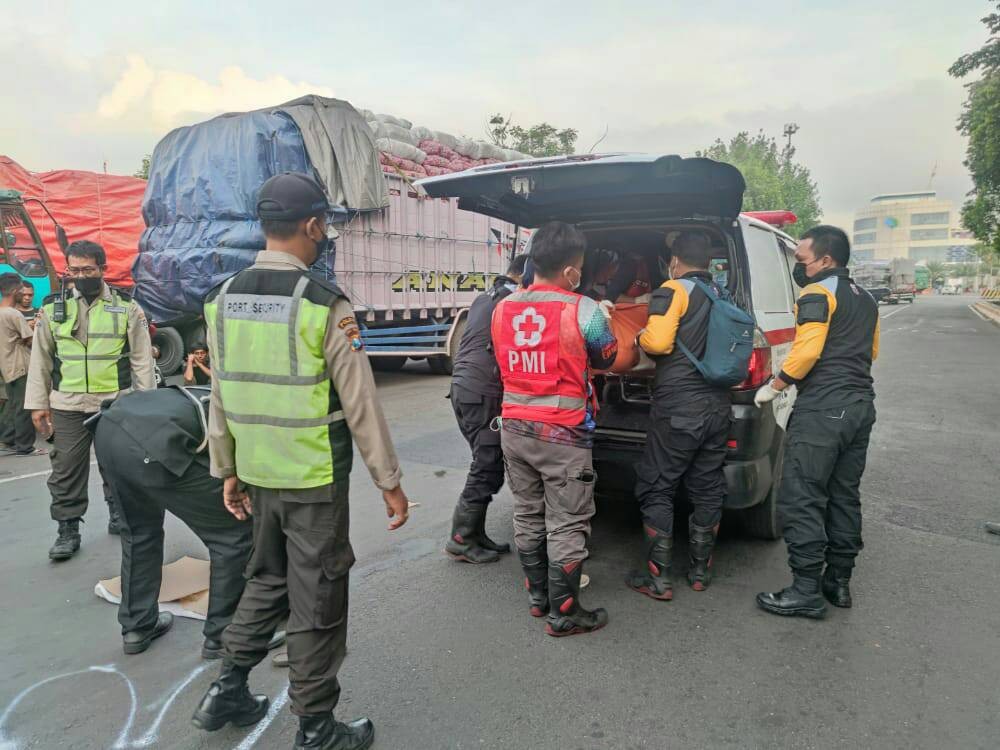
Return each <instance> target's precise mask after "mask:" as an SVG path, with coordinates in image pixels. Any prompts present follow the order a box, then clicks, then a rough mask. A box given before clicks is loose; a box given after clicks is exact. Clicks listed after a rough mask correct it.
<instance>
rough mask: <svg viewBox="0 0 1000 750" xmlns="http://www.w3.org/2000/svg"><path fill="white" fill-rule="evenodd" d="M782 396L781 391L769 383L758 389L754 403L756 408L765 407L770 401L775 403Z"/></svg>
mask: <svg viewBox="0 0 1000 750" xmlns="http://www.w3.org/2000/svg"><path fill="white" fill-rule="evenodd" d="M780 395H781V391H779V390H776V389H775V387H774V386H773V385H771V384H770V383H768V384H767V385H765V386H761V387H760V388H758V389H757V395H756V396H754V397H753V402H754V405H756V406H763V405H764V404H766V403H768V402H769V401H774V399H776V398H777V397H778V396H780Z"/></svg>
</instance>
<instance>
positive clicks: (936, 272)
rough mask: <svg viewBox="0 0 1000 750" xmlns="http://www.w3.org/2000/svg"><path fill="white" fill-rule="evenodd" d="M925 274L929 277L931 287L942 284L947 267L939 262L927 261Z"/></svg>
mask: <svg viewBox="0 0 1000 750" xmlns="http://www.w3.org/2000/svg"><path fill="white" fill-rule="evenodd" d="M927 272H928V273H929V274H930V276H931V286H933V285H935V284H941V283H943V282H944V279H945V276H946V274H947V266H945V264H944V263H942V262H941V261H939V260H929V261H927Z"/></svg>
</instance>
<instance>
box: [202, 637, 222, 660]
mask: <svg viewBox="0 0 1000 750" xmlns="http://www.w3.org/2000/svg"><path fill="white" fill-rule="evenodd" d="M222 652H223V646H222V639H221V638H206V639H205V641H204V642H203V643H202V644H201V658H202V659H210V660H214V659H221V658H222Z"/></svg>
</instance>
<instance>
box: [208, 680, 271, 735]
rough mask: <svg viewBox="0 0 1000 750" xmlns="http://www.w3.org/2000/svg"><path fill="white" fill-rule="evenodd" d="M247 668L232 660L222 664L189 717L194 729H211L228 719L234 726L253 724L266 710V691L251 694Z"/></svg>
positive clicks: (222, 725)
mask: <svg viewBox="0 0 1000 750" xmlns="http://www.w3.org/2000/svg"><path fill="white" fill-rule="evenodd" d="M248 674H250V670H249V669H247V668H246V667H238V666H236V665H235V664H223V665H222V671H221V672H220V673H219V678H218V679H217V680H216V681H215V682H213V683H212V684H211V685H210V686H209V688H208V692H207V693H205V696H204V697H203V698H202V699H201V703H199V704H198V708H197V709H196V710H195V712H194V716H192V717H191V723H193V724H194V725H195V726H196V727H198V729H204V730H205V731H206V732H214V731H215V730H217V729H222V727H224V726H225V725H226V724H227V723H229V722H232V723H233V724H235V725H236V726H238V727H248V726H250V725H251V724H256V723H257V722H258V721H260V720H261V719H263V718H264V715H265V714H266V713H267V707H268V703H269V701H268V699H267V696H266V695H251V693H250V688H249V686H248V685H247V675H248Z"/></svg>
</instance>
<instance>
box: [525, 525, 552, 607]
mask: <svg viewBox="0 0 1000 750" xmlns="http://www.w3.org/2000/svg"><path fill="white" fill-rule="evenodd" d="M517 556H518V557H519V558H521V568H523V569H524V588H526V589H527V590H528V600H529V601H530V605H529V608H528V611H529V612H530V613H531V616H532V617H545V615H547V614H548V613H549V556H548V553H547V552H546V546H545V540H544V539H542V541H541V542H540V543H539V544H538V546H537V547H535V548H534V549H531V550H527V551H525V550H518V551H517Z"/></svg>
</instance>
